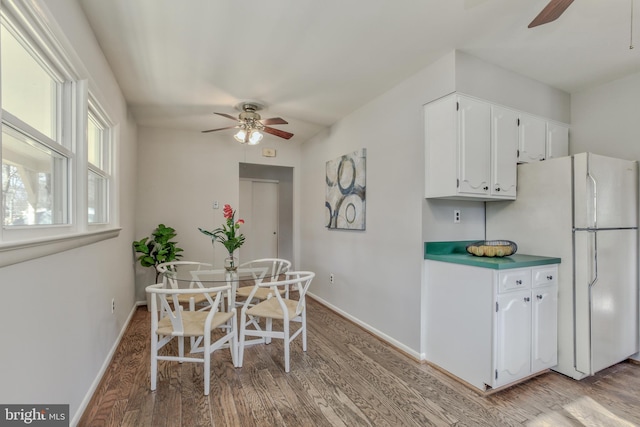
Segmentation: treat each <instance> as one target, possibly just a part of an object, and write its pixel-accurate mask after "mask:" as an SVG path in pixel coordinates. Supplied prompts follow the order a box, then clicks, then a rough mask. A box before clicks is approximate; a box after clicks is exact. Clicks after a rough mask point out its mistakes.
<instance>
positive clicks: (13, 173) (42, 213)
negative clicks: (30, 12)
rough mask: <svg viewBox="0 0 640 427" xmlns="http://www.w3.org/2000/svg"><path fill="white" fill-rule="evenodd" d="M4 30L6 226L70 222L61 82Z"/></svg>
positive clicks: (69, 155)
mask: <svg viewBox="0 0 640 427" xmlns="http://www.w3.org/2000/svg"><path fill="white" fill-rule="evenodd" d="M1 31H2V32H1V33H0V41H1V49H0V52H1V57H0V61H1V62H0V64H1V69H0V71H1V78H0V81H1V93H2V109H3V114H2V118H3V120H2V121H3V123H2V190H3V191H2V199H3V218H2V224H3V225H4V226H5V227H11V226H24V225H55V224H67V223H68V221H69V216H68V202H69V198H68V191H67V188H68V172H69V167H68V165H69V162H70V160H71V159H72V158H73V153H72V152H70V151H69V150H67V149H66V148H65V147H64V146H63V145H62V144H60V142H61V141H60V137H59V134H60V133H61V132H59V131H60V126H59V121H60V120H59V119H60V114H58V112H59V109H60V106H61V105H62V96H61V95H62V93H63V82H62V81H61V79H60V78H59V77H57V76H56V75H55V74H54V73H52V72H51V71H50V67H45V66H43V63H44V62H43V61H42V60H40V59H39V56H38V54H37V53H36V51H35V50H32V49H30V48H29V46H28V44H27V43H26V41H25V40H24V39H19V38H18V36H17V34H14V33H12V32H11V31H9V29H8V28H7V27H6V26H5V25H4V23H3V25H2V28H1ZM67 145H69V144H67Z"/></svg>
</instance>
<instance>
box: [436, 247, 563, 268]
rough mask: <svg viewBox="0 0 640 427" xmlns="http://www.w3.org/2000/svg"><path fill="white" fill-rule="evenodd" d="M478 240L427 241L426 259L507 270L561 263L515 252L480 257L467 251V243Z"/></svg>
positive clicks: (544, 257) (550, 258)
mask: <svg viewBox="0 0 640 427" xmlns="http://www.w3.org/2000/svg"><path fill="white" fill-rule="evenodd" d="M474 242H477V240H467V241H465V240H463V241H457V242H425V244H424V259H428V260H432V261H442V262H451V263H454V264H464V265H470V266H473V267H483V268H493V269H494V270H506V269H509V268H523V267H534V266H537V265H547V264H560V258H554V257H546V256H537V255H524V254H519V253H515V254H513V255H511V256H505V257H479V256H475V255H471V254H469V253H468V252H467V249H466V247H467V245H468V244H470V243H474Z"/></svg>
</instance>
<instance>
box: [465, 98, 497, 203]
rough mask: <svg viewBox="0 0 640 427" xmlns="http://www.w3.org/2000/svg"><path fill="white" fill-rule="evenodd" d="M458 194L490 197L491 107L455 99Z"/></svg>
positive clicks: (484, 103)
mask: <svg viewBox="0 0 640 427" xmlns="http://www.w3.org/2000/svg"><path fill="white" fill-rule="evenodd" d="M457 98H458V101H457V102H458V104H457V116H458V125H459V126H458V127H459V132H458V144H459V147H460V148H459V150H460V155H459V159H458V160H459V168H460V169H459V170H460V174H459V180H460V182H459V188H458V192H459V193H464V194H470V195H476V194H479V195H483V196H486V195H488V194H489V180H490V177H491V105H489V104H487V103H486V102H481V101H477V100H475V99H471V98H466V97H462V96H458V97H457Z"/></svg>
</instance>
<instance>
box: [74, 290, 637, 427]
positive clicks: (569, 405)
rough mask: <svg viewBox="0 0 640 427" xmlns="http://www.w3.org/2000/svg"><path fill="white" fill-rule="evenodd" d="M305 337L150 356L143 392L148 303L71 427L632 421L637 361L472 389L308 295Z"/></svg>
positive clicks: (613, 423)
mask: <svg viewBox="0 0 640 427" xmlns="http://www.w3.org/2000/svg"><path fill="white" fill-rule="evenodd" d="M308 316H309V318H308V319H309V326H308V330H309V345H308V351H307V352H306V353H304V352H302V348H301V345H300V340H299V339H298V340H296V342H295V343H294V345H293V346H292V351H291V372H290V373H288V374H286V373H285V372H284V365H283V359H282V358H283V351H282V343H281V341H279V340H274V342H273V343H272V344H270V345H267V346H265V345H257V346H254V347H251V348H248V349H247V350H246V352H245V358H244V366H243V367H242V368H238V369H236V368H233V365H232V364H231V357H230V354H229V351H228V350H226V349H225V350H219V351H217V352H215V353H214V355H213V359H212V374H211V376H212V381H211V394H210V395H209V396H208V397H205V396H204V395H203V394H202V392H203V379H202V372H203V369H202V365H201V364H194V363H184V364H182V365H180V364H178V363H172V362H160V363H159V377H158V389H157V391H156V392H151V391H149V351H150V345H149V321H150V320H149V313H148V312H147V311H146V308H145V307H141V308H139V309H138V310H137V311H136V313H135V315H134V317H133V320H132V321H131V324H130V325H129V327H128V329H127V331H126V334H125V336H124V338H123V340H122V342H121V344H120V346H119V348H118V350H117V351H116V354H115V355H114V358H113V361H112V362H111V365H110V367H109V368H108V370H107V372H106V373H105V375H104V378H103V379H102V382H101V384H100V386H99V387H98V389H97V391H96V393H95V395H94V396H93V399H92V401H91V402H90V404H89V406H88V407H87V409H86V410H85V412H84V415H83V417H82V419H81V420H80V422H79V426H89V427H99V426H134V427H143V426H153V427H162V426H184V427H197V426H349V427H351V426H376V427H377V426H393V427H396V426H523V425H526V426H533V427H537V426H554V427H556V426H558V427H564V426H607V427H609V426H640V365H638V364H635V363H630V362H623V363H620V364H618V365H616V366H613V367H611V368H609V369H607V370H605V371H603V372H601V373H599V374H598V375H596V376H594V377H590V378H587V379H584V380H582V381H575V380H572V379H570V378H567V377H565V376H563V375H560V374H557V373H554V372H551V373H547V374H543V375H541V376H538V377H536V378H533V379H532V380H529V381H527V382H525V383H522V384H519V385H516V386H514V387H511V388H508V389H506V390H504V391H501V392H498V393H496V394H493V395H490V396H488V397H483V396H480V395H479V394H478V393H476V392H474V391H472V390H470V389H468V388H467V387H465V386H463V385H461V384H460V383H458V382H457V381H455V380H454V379H452V378H449V377H448V376H446V375H444V374H443V373H441V372H439V371H437V370H435V369H433V368H432V367H430V366H428V365H426V364H421V363H419V362H416V361H415V360H412V359H411V358H409V357H407V356H406V355H404V354H402V353H400V352H398V351H396V350H395V349H394V348H393V347H390V346H389V345H387V344H385V343H383V342H381V341H380V340H379V339H377V338H376V337H374V336H372V335H371V334H369V333H367V332H365V331H363V330H362V329H361V328H359V327H358V326H356V325H354V324H353V323H351V322H349V321H348V320H345V319H344V318H342V317H341V316H339V315H337V314H335V313H334V312H332V311H330V310H328V309H327V308H326V307H324V306H322V305H321V304H319V303H317V302H314V301H312V300H309V304H308Z"/></svg>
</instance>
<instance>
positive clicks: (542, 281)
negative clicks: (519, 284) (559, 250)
mask: <svg viewBox="0 0 640 427" xmlns="http://www.w3.org/2000/svg"><path fill="white" fill-rule="evenodd" d="M531 275H532V280H533V284H532V286H534V287H535V286H545V285H555V284H557V283H558V267H557V266H556V265H553V266H551V267H536V268H534V269H533V270H532V271H531Z"/></svg>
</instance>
